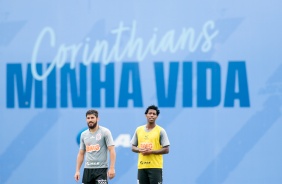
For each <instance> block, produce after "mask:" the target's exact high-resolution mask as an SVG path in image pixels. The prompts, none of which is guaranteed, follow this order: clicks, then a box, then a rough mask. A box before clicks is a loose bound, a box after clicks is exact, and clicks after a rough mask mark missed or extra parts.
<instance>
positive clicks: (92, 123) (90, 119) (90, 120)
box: [86, 114, 99, 129]
mask: <svg viewBox="0 0 282 184" xmlns="http://www.w3.org/2000/svg"><path fill="white" fill-rule="evenodd" d="M98 120H99V119H98V118H96V116H94V114H88V115H87V117H86V121H87V125H88V127H89V128H90V129H94V128H95V127H96V126H97V122H98Z"/></svg>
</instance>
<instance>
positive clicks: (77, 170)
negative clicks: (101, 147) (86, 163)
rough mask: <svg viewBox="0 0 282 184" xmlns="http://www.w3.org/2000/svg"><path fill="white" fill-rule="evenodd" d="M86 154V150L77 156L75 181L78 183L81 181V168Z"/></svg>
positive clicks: (80, 151)
mask: <svg viewBox="0 0 282 184" xmlns="http://www.w3.org/2000/svg"><path fill="white" fill-rule="evenodd" d="M84 154H85V150H79V152H78V154H77V159H76V171H75V175H74V179H75V180H76V181H78V180H79V179H80V167H81V165H82V163H83V160H84Z"/></svg>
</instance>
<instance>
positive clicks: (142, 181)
mask: <svg viewBox="0 0 282 184" xmlns="http://www.w3.org/2000/svg"><path fill="white" fill-rule="evenodd" d="M162 182H163V170H162V169H158V168H152V169H138V182H137V183H138V184H162Z"/></svg>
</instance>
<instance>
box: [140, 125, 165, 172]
mask: <svg viewBox="0 0 282 184" xmlns="http://www.w3.org/2000/svg"><path fill="white" fill-rule="evenodd" d="M160 135H161V127H160V126H158V125H156V126H155V127H154V128H153V129H152V130H150V131H149V132H146V130H145V127H144V126H140V127H138V128H137V137H138V148H141V149H152V150H159V149H161V148H162V146H161V144H160ZM148 168H163V156H162V154H159V155H155V154H150V155H146V156H143V155H142V154H141V153H139V156H138V169H148Z"/></svg>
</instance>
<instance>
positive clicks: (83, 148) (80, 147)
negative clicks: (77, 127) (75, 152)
mask: <svg viewBox="0 0 282 184" xmlns="http://www.w3.org/2000/svg"><path fill="white" fill-rule="evenodd" d="M83 137H84V136H83V133H81V134H80V143H79V149H81V150H86V147H85V143H84V139H83Z"/></svg>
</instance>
